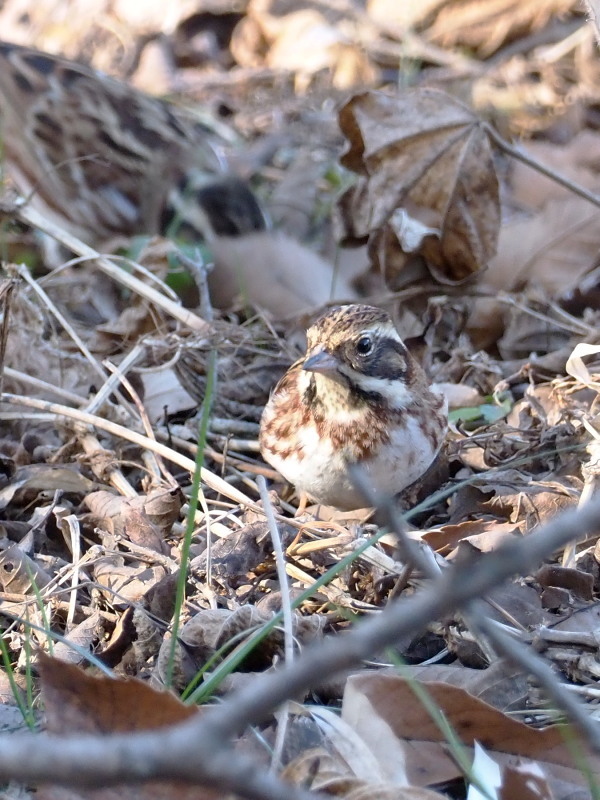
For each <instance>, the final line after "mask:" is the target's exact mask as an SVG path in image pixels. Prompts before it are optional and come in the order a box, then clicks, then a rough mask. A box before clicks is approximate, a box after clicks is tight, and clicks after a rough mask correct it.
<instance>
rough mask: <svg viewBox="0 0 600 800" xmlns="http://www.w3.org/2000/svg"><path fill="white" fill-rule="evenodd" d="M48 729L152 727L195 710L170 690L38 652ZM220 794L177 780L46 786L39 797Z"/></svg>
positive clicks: (211, 798) (91, 799)
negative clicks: (95, 673)
mask: <svg viewBox="0 0 600 800" xmlns="http://www.w3.org/2000/svg"><path fill="white" fill-rule="evenodd" d="M39 670H40V676H41V681H42V696H43V699H44V705H45V709H46V720H47V729H48V730H49V731H51V732H52V733H54V734H57V735H73V734H76V733H78V732H79V733H86V734H88V733H92V734H94V733H95V734H105V735H108V734H111V733H123V732H127V731H131V732H140V731H150V730H155V729H156V728H162V727H167V726H169V725H175V724H177V723H178V722H182V721H183V720H185V719H187V718H188V717H190V716H192V715H194V714H197V713H198V711H197V709H195V708H193V707H190V706H184V705H183V703H181V702H180V701H179V700H178V699H177V698H176V697H175V696H174V695H172V694H170V693H169V692H158V691H156V690H155V689H152V688H151V687H150V686H148V685H147V684H145V683H143V682H142V681H139V680H136V679H133V678H130V679H127V680H122V679H112V678H106V677H102V678H93V677H91V676H89V675H87V674H86V673H85V672H84V671H83V670H82V669H79V667H75V666H72V665H70V664H66V663H64V662H62V661H57V660H56V659H53V658H50V657H49V656H46V655H44V654H43V653H40V654H39ZM222 796H223V795H222V794H221V793H219V792H213V791H211V790H208V789H205V788H202V787H199V786H188V785H185V784H181V783H175V782H169V783H167V782H164V781H161V782H158V781H153V782H147V783H145V784H141V785H132V786H123V785H121V786H113V787H111V788H107V789H78V790H69V789H66V788H65V787H57V788H54V787H45V788H44V789H42V791H41V792H38V793H37V794H36V797H40V798H42V800H119V798H122V797H127V798H129V800H160V798H165V797H169V798H171V800H218V798H220V797H222Z"/></svg>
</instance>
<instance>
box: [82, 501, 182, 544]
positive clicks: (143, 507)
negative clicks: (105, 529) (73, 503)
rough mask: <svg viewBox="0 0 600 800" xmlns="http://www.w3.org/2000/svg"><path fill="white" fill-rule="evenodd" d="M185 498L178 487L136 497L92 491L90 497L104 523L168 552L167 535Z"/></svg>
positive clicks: (136, 540) (90, 502)
mask: <svg viewBox="0 0 600 800" xmlns="http://www.w3.org/2000/svg"><path fill="white" fill-rule="evenodd" d="M182 502H183V496H182V494H181V492H180V491H179V490H178V489H177V490H173V489H162V488H161V489H154V490H153V491H151V492H149V493H148V494H147V495H141V496H139V497H134V498H126V497H119V496H117V495H114V494H112V493H111V492H106V491H98V492H92V493H91V494H89V495H88V496H87V497H86V505H87V507H88V508H89V509H90V511H91V512H92V513H93V514H95V515H96V516H97V517H99V518H100V520H101V521H102V523H103V524H106V523H110V526H111V529H112V530H114V532H115V533H118V534H121V535H123V536H125V537H126V538H127V539H129V540H130V541H131V542H133V543H134V544H139V545H141V546H142V547H148V548H150V549H151V550H155V551H156V552H157V553H163V554H166V553H168V547H167V545H166V544H165V541H164V539H165V537H166V536H168V535H169V533H170V532H171V528H172V527H173V523H174V522H175V521H176V520H177V519H178V517H179V511H180V510H181V505H182Z"/></svg>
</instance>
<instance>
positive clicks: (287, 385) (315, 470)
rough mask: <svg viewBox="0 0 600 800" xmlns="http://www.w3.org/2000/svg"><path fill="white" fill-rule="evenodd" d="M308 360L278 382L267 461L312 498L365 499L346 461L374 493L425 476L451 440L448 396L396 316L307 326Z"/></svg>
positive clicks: (344, 316) (268, 423)
mask: <svg viewBox="0 0 600 800" xmlns="http://www.w3.org/2000/svg"><path fill="white" fill-rule="evenodd" d="M307 339H308V347H307V354H306V356H305V357H304V358H302V359H300V360H299V361H297V362H296V363H295V364H293V365H292V367H290V369H289V370H288V372H287V373H286V374H285V375H284V377H283V378H282V380H281V381H280V382H279V383H278V385H277V386H276V387H275V389H274V391H273V393H272V395H271V398H270V400H269V402H268V404H267V406H266V408H265V410H264V413H263V416H262V421H261V432H260V445H261V452H262V454H263V456H264V458H265V460H266V461H268V462H269V463H270V464H272V465H273V466H274V467H275V468H276V469H277V470H279V472H281V474H282V475H283V476H284V477H285V478H286V479H287V480H289V481H290V482H291V483H293V484H294V485H295V486H296V488H297V489H298V490H299V491H301V492H304V493H306V494H307V495H309V496H310V497H312V499H314V500H316V501H318V502H323V503H326V504H328V505H333V506H337V507H338V508H342V509H351V508H358V507H360V506H361V505H364V502H363V499H362V498H361V497H360V496H359V495H358V494H357V492H356V491H355V489H354V486H353V484H352V481H351V479H350V477H349V475H348V470H347V467H348V464H350V463H353V464H360V465H361V466H362V467H364V469H365V471H366V473H367V476H368V477H369V480H370V482H371V484H372V487H373V489H374V490H375V491H376V492H377V493H380V494H382V495H383V494H396V493H398V492H400V491H402V490H403V489H405V488H406V487H407V486H409V485H411V484H412V483H414V481H416V480H418V479H419V478H420V477H421V475H422V474H423V473H424V472H425V471H426V470H427V469H428V468H429V466H430V465H431V463H432V462H433V460H434V459H435V457H436V455H437V453H438V451H439V449H440V447H441V445H442V442H443V440H444V436H445V432H446V426H447V413H446V407H445V401H444V399H443V398H442V397H441V396H440V395H438V394H437V393H435V392H434V391H432V390H431V389H430V388H429V385H428V382H427V379H426V377H425V374H424V372H423V370H422V369H421V367H420V366H419V364H418V363H417V362H416V361H415V360H414V359H413V358H412V356H411V355H410V354H409V353H408V351H407V350H406V347H405V346H404V344H403V342H402V340H401V339H400V337H399V335H398V332H397V331H396V329H395V327H394V325H393V323H392V321H391V319H390V317H389V315H388V314H387V313H386V312H384V311H382V310H380V309H377V308H374V307H372V306H364V305H350V306H340V307H339V308H335V309H332V310H331V311H330V312H328V313H327V314H325V315H323V316H322V317H320V319H318V320H317V321H316V322H315V324H314V325H313V326H312V327H311V328H310V329H309V330H308V332H307Z"/></svg>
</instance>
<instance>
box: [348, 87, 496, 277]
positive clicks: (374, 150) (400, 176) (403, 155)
mask: <svg viewBox="0 0 600 800" xmlns="http://www.w3.org/2000/svg"><path fill="white" fill-rule="evenodd" d="M339 121H340V127H341V129H342V132H343V133H344V134H345V136H346V138H347V139H348V142H349V148H348V150H347V152H346V153H345V154H344V155H343V156H342V159H341V161H342V164H343V165H344V166H346V167H348V168H349V169H351V170H353V171H354V172H356V173H357V174H359V175H361V176H364V180H363V183H362V185H359V186H358V188H356V189H350V190H349V191H348V192H347V193H346V196H345V197H343V198H342V204H341V206H340V208H341V209H342V214H344V208H346V209H347V208H351V209H352V212H353V214H352V218H350V219H348V216H349V214H348V212H347V211H346V219H345V220H343V226H344V227H345V229H346V231H351V233H352V236H353V237H355V238H358V239H360V238H361V236H362V237H365V236H368V237H369V240H370V248H371V255H372V257H373V254H374V253H375V252H376V251H377V250H379V255H377V256H376V258H375V260H376V261H378V262H379V265H380V267H381V269H382V271H383V272H384V274H385V275H386V278H387V279H388V280H392V279H393V278H394V277H395V274H394V273H395V271H397V270H398V269H399V268H401V267H402V266H403V264H404V262H403V260H402V258H400V259H399V264H397V265H394V264H393V263H392V262H393V259H394V257H397V256H398V253H403V254H412V255H414V254H418V255H421V256H423V257H424V258H425V260H426V262H427V264H428V265H429V267H430V269H432V270H434V272H435V276H436V277H437V278H438V279H439V280H443V281H446V282H450V283H453V282H456V281H460V280H463V279H464V278H466V277H468V276H469V275H472V274H473V273H475V272H477V271H479V270H480V269H481V268H482V267H484V266H486V264H487V263H488V261H489V259H490V258H491V257H492V256H493V255H494V253H495V251H496V243H497V239H498V229H499V225H500V205H499V197H498V179H497V176H496V171H495V168H494V163H493V160H492V152H491V147H490V143H489V140H488V137H487V134H486V132H485V130H484V127H483V125H482V123H481V120H480V119H479V118H478V117H477V116H476V115H475V114H474V113H473V112H472V111H470V109H468V108H467V107H466V106H464V105H463V104H462V103H459V102H458V101H457V100H455V99H454V98H452V97H450V96H449V95H447V94H445V93H444V92H441V91H438V90H434V89H418V90H414V91H409V92H403V93H400V94H397V95H394V96H388V95H385V94H383V93H381V92H364V93H362V94H358V95H355V96H354V97H353V98H352V99H351V100H350V101H349V102H348V103H346V104H345V105H344V106H343V107H342V109H341V111H340V114H339ZM355 197H356V198H358V199H357V200H355V199H354V198H355ZM390 269H392V273H391V274H390Z"/></svg>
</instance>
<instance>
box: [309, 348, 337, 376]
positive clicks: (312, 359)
mask: <svg viewBox="0 0 600 800" xmlns="http://www.w3.org/2000/svg"><path fill="white" fill-rule="evenodd" d="M338 366H339V364H338V360H337V358H335V356H332V355H331V353H328V352H327V350H317V352H316V353H311V354H310V355H309V356H307V357H306V360H305V361H304V364H302V369H305V370H306V371H307V372H336V371H337V368H338Z"/></svg>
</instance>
